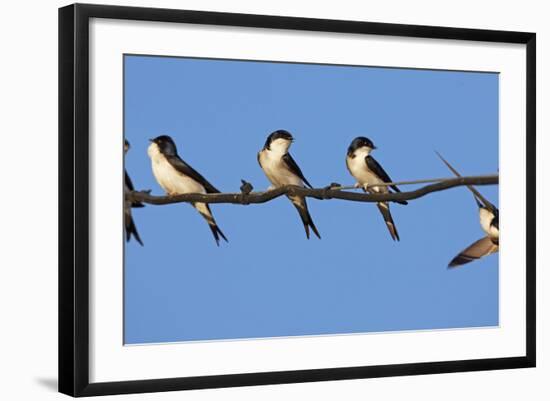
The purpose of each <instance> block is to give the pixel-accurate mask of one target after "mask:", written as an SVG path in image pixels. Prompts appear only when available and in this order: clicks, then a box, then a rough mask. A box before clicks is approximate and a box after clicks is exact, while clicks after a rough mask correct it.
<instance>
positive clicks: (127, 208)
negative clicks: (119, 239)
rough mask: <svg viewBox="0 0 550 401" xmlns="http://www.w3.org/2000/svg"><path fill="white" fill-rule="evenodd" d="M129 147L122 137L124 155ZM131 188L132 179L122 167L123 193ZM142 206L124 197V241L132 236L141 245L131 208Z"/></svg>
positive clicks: (142, 205) (128, 143)
mask: <svg viewBox="0 0 550 401" xmlns="http://www.w3.org/2000/svg"><path fill="white" fill-rule="evenodd" d="M129 149H130V142H128V141H127V140H126V139H124V155H126V153H128V150H129ZM133 190H134V184H132V180H131V179H130V176H129V175H128V172H127V171H126V168H125V169H124V193H126V192H130V191H133ZM144 206H145V205H144V204H143V203H141V202H129V201H127V200H126V199H124V227H125V228H126V242H128V241H130V238H131V237H132V236H134V238H135V239H136V241H137V242H139V244H140V245H141V246H143V242H142V241H141V238H140V236H139V233H138V230H137V228H136V224H135V223H134V219H133V217H132V208H133V207H144Z"/></svg>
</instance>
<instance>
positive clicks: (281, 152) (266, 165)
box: [258, 130, 321, 239]
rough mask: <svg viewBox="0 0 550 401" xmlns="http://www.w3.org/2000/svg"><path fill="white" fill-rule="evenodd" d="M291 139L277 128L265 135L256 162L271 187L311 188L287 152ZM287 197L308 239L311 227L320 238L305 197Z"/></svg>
mask: <svg viewBox="0 0 550 401" xmlns="http://www.w3.org/2000/svg"><path fill="white" fill-rule="evenodd" d="M293 141H294V138H293V137H292V135H291V134H290V132H288V131H285V130H277V131H274V132H272V133H271V134H270V135H269V136H268V137H267V140H266V141H265V145H264V147H263V148H262V150H260V151H259V152H258V163H260V167H261V168H262V170H263V172H264V173H265V175H266V176H267V179H268V180H269V181H270V182H271V184H272V188H277V187H282V186H285V185H296V186H299V187H306V186H307V187H309V188H313V187H312V186H311V184H310V183H309V182H308V180H307V179H306V178H305V177H304V174H303V173H302V170H300V167H298V164H296V162H295V161H294V159H293V158H292V156H291V155H290V153H289V152H288V149H289V148H290V145H291V144H292V142H293ZM288 198H289V199H290V201H291V202H292V204H293V205H294V206H295V207H296V210H297V211H298V214H299V215H300V218H301V219H302V223H303V224H304V229H305V231H306V237H307V238H308V239H309V229H310V228H311V230H312V231H313V232H314V233H315V235H316V236H317V238H319V239H321V235H320V234H319V231H317V227H315V224H314V223H313V219H312V218H311V215H310V214H309V211H308V208H307V203H306V199H305V198H304V197H302V196H296V195H288Z"/></svg>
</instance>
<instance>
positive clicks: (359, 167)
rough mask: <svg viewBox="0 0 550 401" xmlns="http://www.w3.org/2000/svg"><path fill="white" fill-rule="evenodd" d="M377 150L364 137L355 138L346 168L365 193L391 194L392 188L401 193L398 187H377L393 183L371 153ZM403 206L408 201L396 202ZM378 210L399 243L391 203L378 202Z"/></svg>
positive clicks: (347, 158) (349, 149)
mask: <svg viewBox="0 0 550 401" xmlns="http://www.w3.org/2000/svg"><path fill="white" fill-rule="evenodd" d="M374 149H376V146H374V143H372V141H371V140H370V139H368V138H365V137H363V136H360V137H357V138H355V139H354V140H353V141H352V142H351V144H350V145H349V147H348V152H347V156H346V166H347V168H348V170H349V172H350V173H351V175H352V176H353V177H354V178H355V179H356V180H357V184H356V186H357V187H362V188H363V190H364V191H365V192H370V193H383V194H385V193H389V192H390V189H389V188H391V189H392V190H394V191H395V192H401V191H400V190H399V188H398V187H397V186H396V185H391V186H389V188H388V186H386V185H382V186H377V185H376V184H382V183H389V182H392V179H391V178H390V176H389V175H388V174H387V173H386V172H385V171H384V169H383V168H382V166H381V165H380V164H378V162H377V161H376V159H374V157H372V156H371V155H370V154H371V152H372V151H373V150H374ZM394 202H396V203H399V204H401V205H406V204H407V202H406V201H394ZM376 205H377V206H378V210H380V213H381V214H382V217H383V218H384V221H385V222H386V226H387V227H388V230H389V232H390V235H391V237H392V239H393V240H394V241H399V234H398V232H397V227H396V226H395V223H394V221H393V218H392V215H391V213H390V204H389V202H378V203H377V204H376Z"/></svg>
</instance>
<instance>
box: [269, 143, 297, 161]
mask: <svg viewBox="0 0 550 401" xmlns="http://www.w3.org/2000/svg"><path fill="white" fill-rule="evenodd" d="M291 144H292V142H291V141H289V140H288V139H283V138H277V139H275V140H274V141H273V142H271V143H270V144H269V149H268V153H272V154H273V156H280V157H281V156H283V155H285V154H286V153H288V148H290V145H291Z"/></svg>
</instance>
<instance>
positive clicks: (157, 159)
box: [147, 135, 228, 246]
mask: <svg viewBox="0 0 550 401" xmlns="http://www.w3.org/2000/svg"><path fill="white" fill-rule="evenodd" d="M150 141H151V145H149V148H148V149H147V153H148V155H149V157H150V158H151V165H152V169H153V175H154V176H155V178H156V180H157V182H158V183H159V185H160V186H161V187H162V189H164V191H165V192H166V194H167V195H169V196H172V195H180V194H187V193H200V194H205V193H208V194H217V193H219V192H220V191H218V190H217V189H216V188H215V187H214V186H213V185H212V184H210V183H209V182H208V181H207V180H206V178H204V177H203V176H202V175H200V174H199V173H198V172H197V171H196V170H194V169H193V168H192V167H191V166H190V165H188V164H187V163H186V162H184V161H183V160H182V159H181V158H180V157H179V156H178V151H177V149H176V144H175V143H174V141H173V140H172V138H170V137H169V136H167V135H161V136H158V137H156V138H155V139H150ZM193 207H194V208H195V209H197V211H198V212H199V213H200V214H201V215H202V217H204V218H205V219H206V222H207V223H208V226H209V227H210V230H211V231H212V234H213V235H214V239H215V240H216V244H217V245H218V246H219V245H220V237H221V238H223V239H224V240H225V241H226V242H228V241H227V238H226V237H225V235H224V234H223V232H222V230H220V228H219V227H218V225H217V224H216V221H215V220H214V216H212V212H211V211H210V207H209V206H208V204H207V203H202V202H194V203H193Z"/></svg>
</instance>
